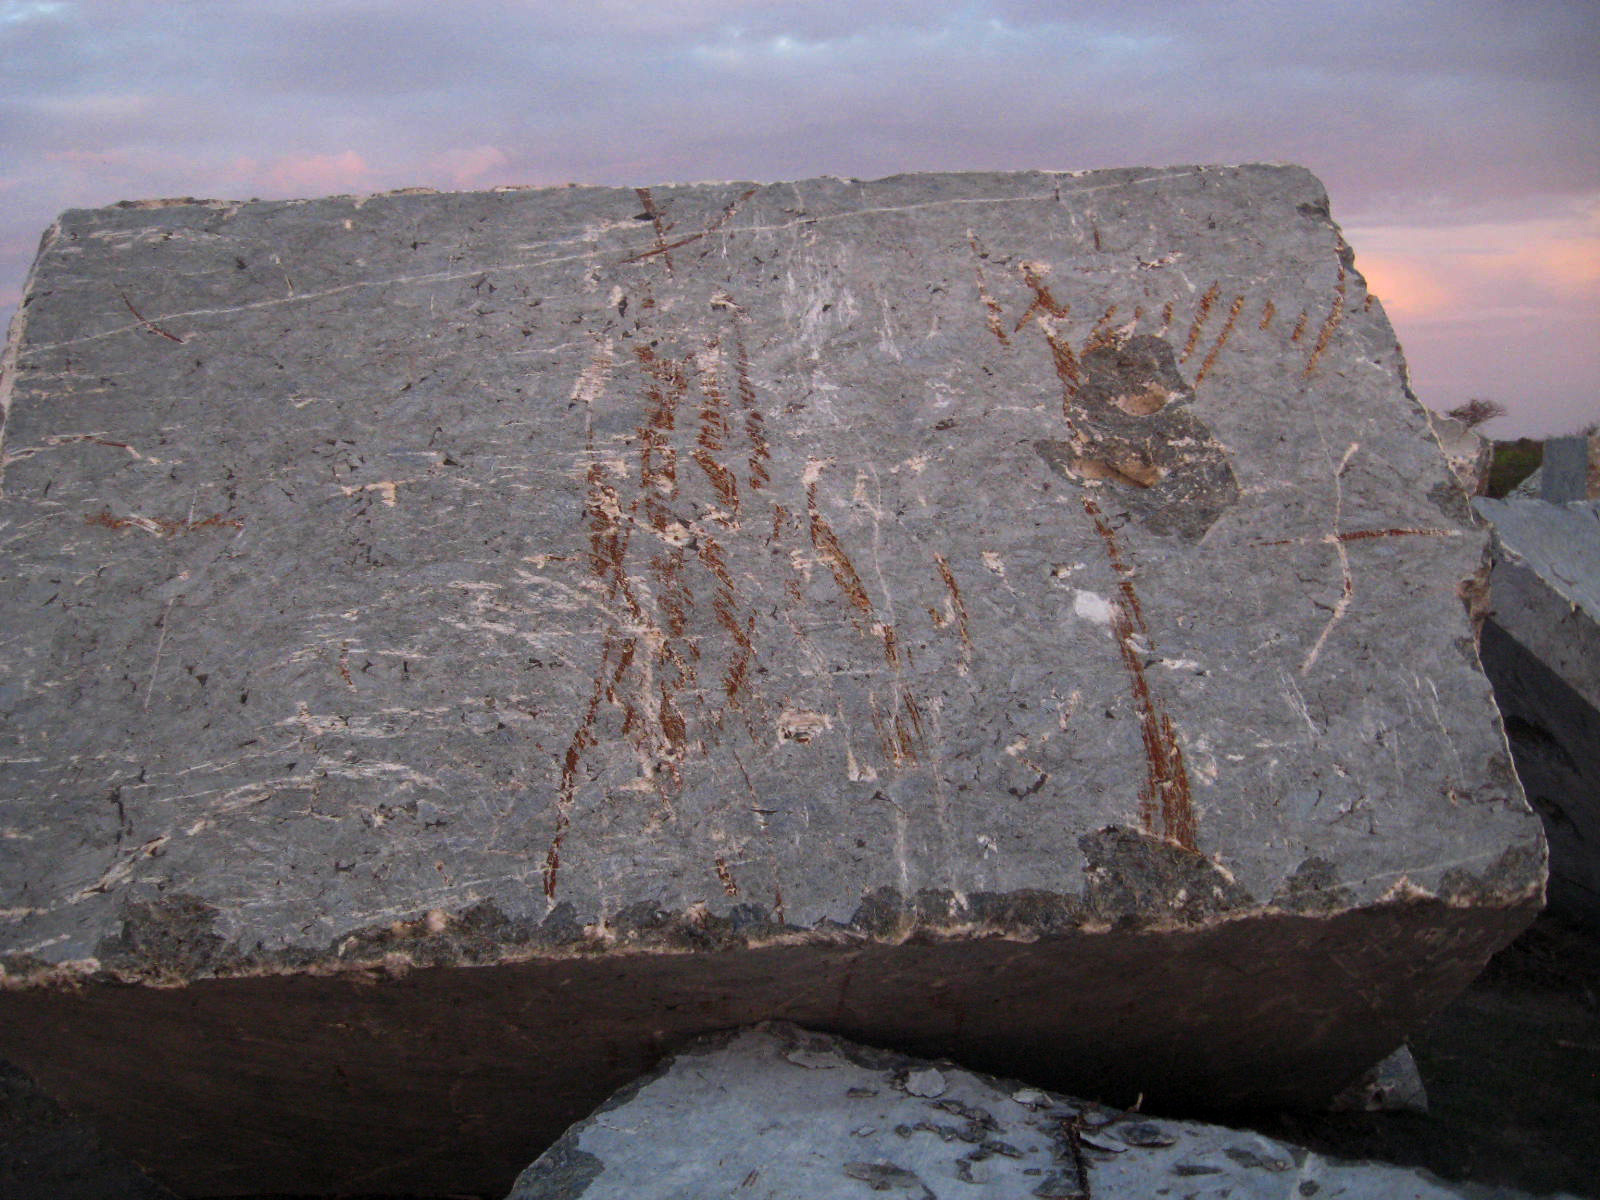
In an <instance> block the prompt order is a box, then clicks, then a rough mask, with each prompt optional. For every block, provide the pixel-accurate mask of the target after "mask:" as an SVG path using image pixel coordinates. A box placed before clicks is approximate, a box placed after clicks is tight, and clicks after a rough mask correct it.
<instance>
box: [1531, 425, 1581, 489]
mask: <svg viewBox="0 0 1600 1200" xmlns="http://www.w3.org/2000/svg"><path fill="white" fill-rule="evenodd" d="M1539 472H1540V480H1539V499H1541V500H1543V501H1545V502H1546V503H1548V504H1565V503H1566V502H1567V501H1569V500H1582V499H1584V498H1585V497H1586V496H1587V495H1588V483H1589V439H1588V438H1586V437H1583V436H1582V435H1578V436H1575V437H1555V438H1548V439H1546V441H1545V443H1544V456H1543V459H1542V461H1541V462H1540V463H1539Z"/></svg>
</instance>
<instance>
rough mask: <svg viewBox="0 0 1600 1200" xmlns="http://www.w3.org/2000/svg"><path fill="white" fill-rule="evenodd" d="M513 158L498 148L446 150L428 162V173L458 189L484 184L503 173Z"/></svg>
mask: <svg viewBox="0 0 1600 1200" xmlns="http://www.w3.org/2000/svg"><path fill="white" fill-rule="evenodd" d="M510 162H511V158H510V156H509V155H507V154H506V152H505V151H504V150H502V149H500V148H499V147H498V146H471V147H467V148H463V149H459V150H446V151H444V152H443V153H442V154H435V155H434V156H433V157H432V158H431V159H429V160H428V172H429V174H432V175H435V176H442V177H444V178H445V179H448V180H449V181H450V182H451V183H452V184H454V185H455V186H456V187H458V188H466V187H471V186H472V185H474V184H480V185H481V184H482V183H483V182H484V181H485V179H486V178H487V177H490V176H494V175H497V174H500V173H502V171H503V168H505V167H506V166H508V165H509V164H510Z"/></svg>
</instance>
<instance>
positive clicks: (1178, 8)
mask: <svg viewBox="0 0 1600 1200" xmlns="http://www.w3.org/2000/svg"><path fill="white" fill-rule="evenodd" d="M1597 57H1600V5H1597V4H1595V3H1593V0H1519V3H1518V4H1516V5H1510V4H1506V3H1504V2H1503V0H1453V3H1452V4H1451V5H1450V6H1449V10H1448V16H1447V17H1446V16H1444V15H1442V14H1441V12H1440V9H1439V7H1438V6H1411V7H1405V6H1398V5H1395V4H1393V3H1392V0H1387V2H1385V3H1378V2H1377V0H1351V2H1350V3H1345V4H1340V5H1337V6H1328V5H1322V6H1317V5H1288V4H1283V3H1281V2H1277V3H1269V2H1267V0H1192V2H1191V3H1186V4H1183V5H1175V4H1171V3H1158V2H1156V0H1083V2H1081V3H1075V4H1072V5H1062V4H1060V3H1059V2H1058V0H854V2H853V3H852V4H850V5H842V4H817V3H814V2H807V0H656V2H654V3H651V4H640V3H637V2H636V0H595V2H594V3H591V4H589V5H581V6H580V5H574V4H570V3H565V2H559V3H558V2H557V0H452V3H451V4H449V5H441V4H437V3H424V2H422V0H320V2H319V3H317V4H305V3H303V0H254V2H253V3H252V4H250V5H205V4H186V5H174V4H171V3H170V0H80V2H77V3H61V4H53V5H48V4H42V3H19V2H17V0H0V63H3V64H4V70H5V75H6V88H5V91H4V94H3V95H0V145H4V146H5V147H6V148H7V161H6V163H5V172H6V178H7V179H8V180H12V181H15V185H14V186H13V187H12V188H11V190H10V191H9V192H8V193H7V197H6V198H7V205H6V210H5V212H4V214H0V238H4V237H6V236H8V235H9V234H12V233H20V234H23V235H25V237H26V238H27V239H28V240H31V239H32V238H33V237H35V236H36V235H37V232H38V230H40V229H42V228H43V227H44V226H45V225H46V224H48V222H49V221H50V219H51V218H52V217H53V216H54V215H55V213H56V212H57V211H59V210H60V209H62V208H65V207H69V206H82V205H93V204H104V203H109V202H111V201H114V200H117V199H123V198H132V197H137V196H140V195H185V194H189V195H212V196H225V197H233V198H237V197H240V196H253V195H261V196H271V197H282V196H304V195H313V194H317V193H319V192H347V191H370V190H381V189H384V188H390V187H399V186H407V185H430V186H437V187H451V188H468V187H482V186H492V185H495V184H499V183H557V182H566V181H569V180H570V181H580V182H590V183H602V184H649V183H655V182H663V181H667V180H672V179H707V178H723V179H767V180H771V179H785V178H804V177H807V176H811V175H818V174H843V175H859V176H864V177H875V176H880V175H887V174H893V173H895V172H899V171H908V170H952V169H971V168H981V169H990V168H993V169H1004V168H1019V167H1033V166H1044V167H1054V168H1091V167H1099V166H1124V165H1137V164H1149V165H1158V164H1166V163H1186V162H1218V161H1223V162H1226V161H1233V162H1239V161H1261V160H1268V161H1294V162H1302V163H1305V164H1306V165H1307V166H1310V167H1311V168H1312V169H1313V170H1315V171H1316V172H1317V173H1318V174H1319V175H1320V176H1321V177H1322V179H1323V181H1324V182H1325V183H1326V184H1327V185H1328V188H1329V191H1330V193H1331V195H1332V197H1333V204H1334V214H1335V216H1336V217H1337V218H1338V219H1339V220H1340V221H1342V222H1343V223H1345V225H1346V226H1347V227H1348V228H1351V229H1352V230H1359V231H1360V234H1359V236H1357V235H1356V234H1355V233H1352V240H1353V241H1354V242H1355V244H1356V246H1357V249H1358V252H1359V253H1360V254H1361V255H1362V256H1363V263H1364V264H1366V265H1367V269H1368V270H1369V271H1370V272H1371V273H1372V274H1373V277H1374V280H1375V284H1374V286H1375V288H1377V290H1378V291H1379V294H1380V295H1384V296H1385V298H1386V299H1387V301H1388V307H1389V309H1390V311H1391V312H1393V313H1394V314H1395V316H1396V319H1397V320H1400V319H1403V320H1405V321H1407V322H1416V321H1422V320H1434V321H1439V320H1444V319H1446V317H1448V316H1449V314H1451V313H1456V312H1458V310H1460V311H1465V310H1464V309H1463V308H1462V306H1466V307H1468V308H1470V306H1471V299H1470V298H1471V297H1473V296H1476V295H1479V294H1481V293H1482V292H1483V290H1484V289H1485V288H1497V289H1499V292H1500V294H1501V295H1502V298H1503V299H1504V301H1505V304H1506V305H1508V306H1510V307H1517V308H1526V309H1530V310H1533V309H1537V310H1539V311H1545V312H1551V311H1555V308H1556V307H1558V306H1560V305H1563V304H1565V305H1568V306H1569V307H1568V308H1567V309H1563V310H1562V311H1568V312H1570V311H1576V309H1574V308H1572V307H1571V306H1573V305H1577V304H1579V303H1581V302H1588V301H1587V300H1586V299H1585V298H1586V297H1591V296H1592V291H1586V290H1585V289H1592V283H1591V282H1590V281H1592V278H1593V272H1594V254H1593V239H1592V237H1591V236H1590V234H1588V233H1585V232H1584V231H1583V229H1582V228H1578V227H1572V228H1569V229H1568V230H1567V232H1566V233H1564V234H1563V233H1561V232H1560V231H1558V230H1555V229H1553V228H1552V229H1542V228H1539V227H1537V223H1538V222H1540V221H1545V220H1558V221H1568V220H1570V219H1571V218H1572V213H1573V209H1572V206H1573V205H1574V204H1576V203H1580V202H1584V200H1585V198H1586V197H1592V196H1594V195H1595V194H1597V193H1600V149H1597V148H1600V138H1597V137H1596V136H1595V135H1596V119H1595V116H1594V114H1595V113H1596V112H1597V111H1600V72H1596V71H1595V70H1594V67H1593V63H1594V62H1595V61H1596V58H1597ZM1447 229H1454V230H1456V231H1457V232H1456V235H1455V237H1454V239H1453V240H1452V238H1451V237H1447V236H1445V235H1444V234H1443V233H1442V232H1441V231H1443V230H1447ZM1429 239H1432V240H1429ZM1474 244H1477V247H1478V250H1480V251H1482V252H1483V253H1481V254H1478V255H1476V256H1475V255H1474V254H1473V253H1472V250H1473V246H1474ZM1496 255H1498V256H1499V257H1498V258H1496V257H1495V256H1496ZM18 270H20V268H19V267H18V266H17V264H16V263H14V262H11V261H10V260H9V259H8V260H6V261H4V262H0V271H8V272H13V273H15V272H16V271H18ZM1380 282H1381V286H1379V284H1380ZM1591 336H1592V331H1591ZM1597 340H1600V339H1597ZM1574 369H1576V368H1574ZM1576 378H1577V377H1573V379H1572V380H1569V382H1575V381H1576ZM1592 382H1593V383H1594V386H1592V387H1591V388H1590V390H1591V392H1592V391H1595V390H1597V388H1600V380H1597V381H1592ZM1549 386H1550V388H1551V389H1554V388H1555V387H1556V386H1557V385H1556V384H1555V383H1552V384H1551V385H1549Z"/></svg>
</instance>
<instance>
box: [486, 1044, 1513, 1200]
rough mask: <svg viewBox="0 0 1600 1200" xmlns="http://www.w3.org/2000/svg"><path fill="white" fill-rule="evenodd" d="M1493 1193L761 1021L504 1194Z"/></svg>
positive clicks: (1403, 1196) (656, 1084)
mask: <svg viewBox="0 0 1600 1200" xmlns="http://www.w3.org/2000/svg"><path fill="white" fill-rule="evenodd" d="M1491 1191H1492V1193H1493V1195H1495V1196H1497V1197H1501V1198H1503V1200H1514V1198H1515V1197H1517V1196H1521V1195H1523V1193H1520V1192H1513V1191H1511V1190H1509V1189H1506V1188H1493V1189H1490V1188H1485V1187H1478V1186H1474V1185H1470V1184H1468V1185H1452V1184H1448V1183H1445V1182H1443V1181H1442V1180H1439V1179H1437V1178H1435V1177H1433V1176H1432V1175H1430V1174H1428V1173H1427V1172H1425V1171H1420V1170H1413V1169H1410V1168H1406V1167H1398V1166H1390V1165H1388V1164H1385V1163H1376V1162H1351V1161H1345V1160H1341V1159H1333V1158H1325V1157H1323V1156H1322V1155H1320V1154H1316V1153H1314V1152H1312V1151H1310V1150H1306V1149H1303V1148H1302V1147H1299V1146H1292V1145H1289V1144H1287V1143H1284V1142H1280V1141H1276V1140H1274V1139H1272V1138H1268V1137H1263V1136H1262V1135H1261V1134H1258V1133H1250V1132H1247V1131H1244V1130H1238V1129H1228V1128H1224V1127H1222V1126H1218V1125H1205V1124H1200V1123H1198V1122H1195V1121H1176V1120H1167V1119H1161V1118H1152V1117H1147V1116H1143V1115H1140V1114H1139V1113H1137V1112H1124V1111H1118V1110H1107V1109H1104V1108H1102V1107H1101V1106H1099V1105H1097V1104H1094V1103H1085V1102H1084V1101H1082V1100H1075V1099H1071V1098H1069V1097H1066V1096H1060V1095H1052V1094H1050V1093H1047V1092H1043V1091H1040V1090H1039V1089H1037V1088H1031V1087H1019V1086H1018V1085H1017V1084H1015V1083H1008V1082H1005V1081H1002V1080H997V1079H991V1078H985V1077H984V1076H981V1075H976V1074H973V1073H972V1072H970V1071H967V1070H964V1069H963V1068H961V1067H957V1066H955V1065H953V1064H951V1063H949V1062H938V1063H934V1062H929V1061H927V1060H925V1059H914V1058H908V1057H906V1056H905V1055H901V1054H894V1053H890V1052H888V1051H884V1050H876V1049H871V1048H869V1047H866V1046H859V1045H855V1044H853V1043H850V1042H846V1041H844V1040H842V1039H840V1038H837V1037H829V1036H826V1035H824V1034H819V1033H813V1032H810V1031H808V1030H804V1029H797V1028H795V1027H793V1026H791V1025H784V1024H782V1023H771V1024H767V1025H763V1026H760V1027H758V1028H755V1029H746V1030H741V1031H738V1032H735V1033H725V1034H717V1035H714V1036H712V1037H709V1038H706V1039H705V1040H704V1041H702V1042H700V1043H697V1044H695V1045H693V1046H691V1047H689V1048H687V1049H685V1050H684V1051H683V1052H681V1053H680V1054H678V1055H677V1056H676V1057H674V1058H672V1059H671V1060H669V1061H668V1062H667V1063H665V1064H664V1065H663V1066H662V1067H661V1069H660V1070H659V1071H658V1072H657V1073H656V1074H655V1075H654V1076H652V1077H650V1078H647V1079H641V1080H638V1081H637V1082H635V1083H632V1084H630V1085H628V1086H627V1087H625V1088H624V1089H622V1090H621V1091H620V1092H618V1093H617V1094H616V1095H615V1096H613V1097H612V1098H611V1099H609V1100H608V1101H607V1102H606V1103H605V1104H603V1105H602V1106H601V1107H600V1108H599V1110H597V1111H596V1112H595V1113H594V1114H593V1115H592V1116H590V1117H588V1118H587V1119H585V1120H584V1121H582V1122H580V1123H579V1124H577V1125H575V1126H574V1127H573V1128H572V1129H570V1130H568V1131H567V1133H566V1134H565V1135H563V1136H562V1138H561V1140H560V1141H558V1142H557V1143H556V1144H555V1145H554V1146H552V1147H551V1148H550V1149H549V1150H547V1151H546V1152H545V1153H544V1154H543V1155H541V1156H540V1157H539V1159H538V1161H536V1162H535V1163H534V1164H533V1165H532V1166H530V1167H529V1168H528V1169H527V1170H526V1171H524V1172H523V1173H522V1175H521V1176H520V1177H519V1178H518V1179H517V1182H516V1185H515V1186H514V1187H513V1188H512V1190H511V1194H510V1196H509V1197H508V1198H507V1200H578V1198H579V1197H582V1200H669V1198H675V1197H682V1196H750V1197H752V1200H790V1198H791V1197H799V1196H805V1197H808V1198H812V1200H865V1198H866V1197H868V1196H870V1195H872V1194H873V1193H874V1192H884V1193H888V1194H889V1195H891V1196H895V1197H905V1198H906V1200H930V1198H932V1197H939V1196H966V1195H972V1196H983V1197H985V1198H986V1200H1034V1198H1036V1197H1045V1198H1051V1197H1057V1198H1060V1200H1091V1198H1092V1197H1095V1196H1169V1195H1170V1196H1187V1197H1193V1198H1195V1200H1199V1198H1201V1197H1214V1198H1216V1200H1222V1198H1223V1197H1234V1198H1235V1200H1240V1198H1243V1197H1250V1198H1253V1200H1300V1198H1301V1197H1305V1196H1318V1197H1329V1198H1330V1200H1332V1198H1335V1197H1340V1196H1344V1197H1350V1198H1351V1200H1354V1198H1357V1197H1359V1198H1360V1200H1380V1198H1385V1197H1388V1198H1392V1200H1458V1198H1464V1197H1483V1196H1487V1195H1489V1194H1490V1192H1491Z"/></svg>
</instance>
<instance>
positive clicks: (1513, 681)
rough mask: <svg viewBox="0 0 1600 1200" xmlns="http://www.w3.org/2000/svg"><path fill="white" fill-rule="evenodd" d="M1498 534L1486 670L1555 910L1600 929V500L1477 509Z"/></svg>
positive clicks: (1481, 503)
mask: <svg viewBox="0 0 1600 1200" xmlns="http://www.w3.org/2000/svg"><path fill="white" fill-rule="evenodd" d="M1474 504H1475V505H1476V506H1477V509H1478V511H1479V513H1481V514H1482V515H1483V516H1484V517H1485V518H1486V519H1488V520H1489V521H1490V522H1491V523H1492V524H1493V525H1494V532H1495V538H1494V570H1493V573H1492V575H1491V577H1490V581H1491V582H1490V594H1489V607H1490V612H1491V615H1490V617H1489V619H1488V621H1487V622H1486V623H1485V625H1484V632H1483V664H1484V669H1485V670H1486V671H1488V673H1489V678H1490V680H1491V682H1492V683H1493V684H1494V690H1495V699H1496V700H1497V702H1498V703H1499V705H1500V709H1501V712H1502V713H1504V714H1505V720H1506V730H1507V733H1508V734H1509V735H1510V739H1511V749H1512V752H1513V755H1514V756H1515V761H1516V767H1517V774H1518V775H1519V776H1520V777H1521V779H1522V783H1523V786H1524V788H1526V790H1527V795H1528V798H1529V799H1530V800H1531V801H1532V802H1533V805H1534V807H1535V809H1537V810H1538V812H1539V814H1540V816H1541V817H1543V819H1544V823H1545V830H1546V833H1547V834H1548V835H1549V839H1550V906H1551V908H1552V909H1553V910H1556V911H1559V912H1561V913H1562V914H1564V915H1566V916H1569V917H1572V918H1575V919H1577V920H1579V921H1581V922H1583V923H1584V924H1586V925H1589V926H1592V927H1594V928H1600V501H1595V500H1587V501H1577V502H1574V503H1567V504H1549V503H1546V502H1544V501H1541V500H1489V499H1479V500H1476V501H1474Z"/></svg>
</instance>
